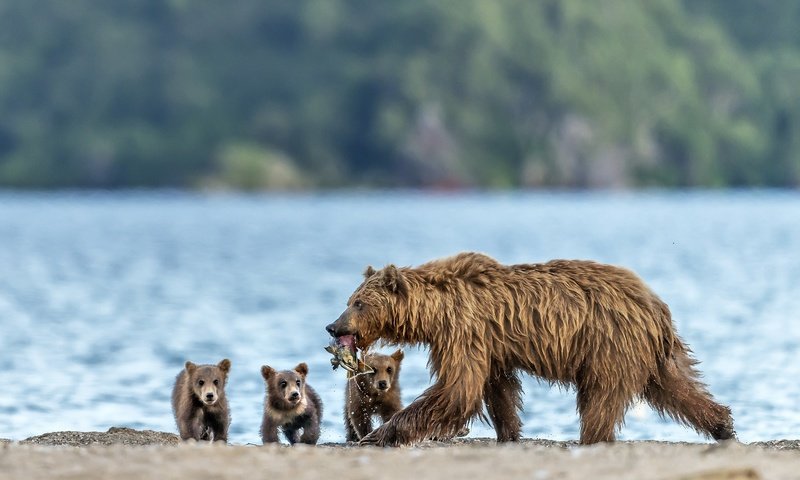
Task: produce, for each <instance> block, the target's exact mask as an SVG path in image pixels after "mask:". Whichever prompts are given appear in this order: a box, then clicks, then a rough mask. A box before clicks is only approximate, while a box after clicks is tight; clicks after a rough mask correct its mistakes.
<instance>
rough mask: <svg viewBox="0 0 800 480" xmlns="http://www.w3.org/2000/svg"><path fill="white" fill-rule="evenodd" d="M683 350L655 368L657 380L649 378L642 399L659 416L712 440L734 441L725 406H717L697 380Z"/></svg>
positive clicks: (734, 434)
mask: <svg viewBox="0 0 800 480" xmlns="http://www.w3.org/2000/svg"><path fill="white" fill-rule="evenodd" d="M695 363H696V361H694V360H692V359H691V358H690V357H689V355H688V354H687V353H686V352H685V351H680V352H677V353H676V355H675V358H674V359H670V360H668V361H667V364H666V365H664V366H662V367H661V368H660V369H659V376H658V378H651V379H650V381H649V382H648V384H647V386H646V387H645V390H644V392H643V393H642V396H643V397H644V398H645V400H647V402H648V403H650V405H652V407H653V408H654V409H656V410H657V411H658V412H659V413H661V414H662V415H663V414H667V415H669V416H670V417H672V418H674V419H675V420H677V421H679V422H681V423H684V424H686V425H689V426H690V427H693V428H694V429H695V430H697V431H698V432H699V433H703V434H706V435H708V436H710V437H712V438H713V439H714V440H728V439H733V438H736V433H735V432H734V430H733V418H732V417H731V411H730V409H729V408H728V407H726V406H724V405H720V404H718V403H717V402H715V401H714V398H713V397H712V396H711V394H710V393H709V392H708V390H707V389H706V386H705V385H703V383H702V382H700V381H699V380H698V376H699V374H698V372H697V370H696V369H695V368H694V367H693V365H694V364H695Z"/></svg>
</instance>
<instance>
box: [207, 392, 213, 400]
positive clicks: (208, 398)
mask: <svg viewBox="0 0 800 480" xmlns="http://www.w3.org/2000/svg"><path fill="white" fill-rule="evenodd" d="M206 400H214V394H213V393H206Z"/></svg>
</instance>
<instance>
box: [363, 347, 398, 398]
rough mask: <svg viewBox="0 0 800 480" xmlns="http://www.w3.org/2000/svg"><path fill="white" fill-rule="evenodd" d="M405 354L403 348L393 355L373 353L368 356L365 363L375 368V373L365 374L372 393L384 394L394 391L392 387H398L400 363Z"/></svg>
mask: <svg viewBox="0 0 800 480" xmlns="http://www.w3.org/2000/svg"><path fill="white" fill-rule="evenodd" d="M404 356H405V355H404V353H403V351H402V350H398V351H396V352H394V353H393V354H391V355H380V354H371V355H367V356H366V358H365V359H364V363H366V364H367V365H369V366H370V367H372V369H373V370H375V371H374V372H373V373H369V374H366V375H364V377H366V378H365V380H366V383H367V387H368V388H369V391H370V394H372V395H384V394H386V393H388V392H390V391H392V388H396V385H397V378H398V375H399V374H400V363H401V362H402V361H403V357H404Z"/></svg>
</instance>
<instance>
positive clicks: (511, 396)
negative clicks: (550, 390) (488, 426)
mask: <svg viewBox="0 0 800 480" xmlns="http://www.w3.org/2000/svg"><path fill="white" fill-rule="evenodd" d="M521 395H522V384H521V383H520V381H519V377H517V375H516V374H515V373H514V372H513V371H499V370H498V371H495V370H494V369H493V370H492V374H491V375H490V377H489V379H488V380H487V381H486V386H485V387H484V390H483V401H484V402H485V403H486V411H487V412H488V413H489V418H490V419H491V421H492V424H494V429H495V432H497V441H498V442H516V441H518V440H519V438H520V430H521V429H522V422H521V421H520V418H519V411H520V410H522V397H521Z"/></svg>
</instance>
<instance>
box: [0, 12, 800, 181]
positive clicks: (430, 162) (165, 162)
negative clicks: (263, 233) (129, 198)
mask: <svg viewBox="0 0 800 480" xmlns="http://www.w3.org/2000/svg"><path fill="white" fill-rule="evenodd" d="M798 25H800V2H793V1H780V0H772V1H768V0H685V1H681V0H648V1H646V2H642V1H638V0H604V1H602V2H594V1H582V0H535V1H534V0H528V1H516V0H506V1H502V2H500V1H485V0H404V1H388V0H386V1H375V0H304V1H283V0H269V1H267V0H236V1H234V2H221V1H218V0H114V1H101V0H69V1H58V0H3V2H1V3H0V185H3V186H11V187H30V188H53V187H98V188H122V187H179V188H184V187H185V188H241V189H251V190H253V189H296V188H301V189H305V188H329V187H340V186H374V187H394V186H415V187H434V188H461V187H489V188H506V187H540V186H542V187H568V188H626V187H641V186H665V187H696V186H703V187H724V186H734V187H742V186H774V187H796V186H798V185H800V88H798V85H800V28H798Z"/></svg>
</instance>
